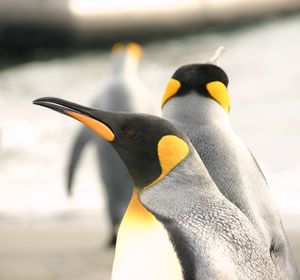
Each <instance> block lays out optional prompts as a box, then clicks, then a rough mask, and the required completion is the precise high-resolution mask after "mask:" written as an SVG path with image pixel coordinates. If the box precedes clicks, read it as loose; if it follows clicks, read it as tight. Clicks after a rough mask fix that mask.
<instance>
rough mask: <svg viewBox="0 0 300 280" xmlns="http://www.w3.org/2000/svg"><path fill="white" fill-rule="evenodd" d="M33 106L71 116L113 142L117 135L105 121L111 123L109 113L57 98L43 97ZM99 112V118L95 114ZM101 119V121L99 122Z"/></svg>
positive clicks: (35, 101)
mask: <svg viewBox="0 0 300 280" xmlns="http://www.w3.org/2000/svg"><path fill="white" fill-rule="evenodd" d="M33 104H35V105H40V106H43V107H47V108H50V109H52V110H54V111H57V112H59V113H62V114H64V115H67V116H70V117H72V118H74V119H76V120H78V121H80V122H81V123H83V124H85V125H86V126H88V127H89V128H90V129H92V130H93V131H94V132H95V133H97V134H98V135H99V136H100V137H101V138H103V139H105V140H107V141H109V142H112V141H114V140H115V138H116V137H115V134H114V133H113V131H112V130H111V129H110V128H109V126H108V125H107V124H105V123H104V121H107V122H108V123H109V119H108V115H107V112H105V111H101V110H95V109H92V108H88V107H85V106H82V105H79V104H76V103H73V102H69V101H66V100H63V99H60V98H55V97H42V98H39V99H36V100H34V101H33ZM96 112H97V117H96V116H95V113H96ZM99 118H100V119H101V120H99Z"/></svg>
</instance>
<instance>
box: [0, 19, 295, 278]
mask: <svg viewBox="0 0 300 280" xmlns="http://www.w3.org/2000/svg"><path fill="white" fill-rule="evenodd" d="M299 31H300V16H293V17H291V18H287V19H281V20H276V21H274V22H269V23H264V24H259V25H257V26H252V27H248V28H244V29H241V30H237V31H230V32H229V31H224V32H213V33H207V34H202V35H193V36H191V35H190V36H186V37H180V38H177V39H173V40H166V41H162V42H156V43H151V44H147V45H145V46H144V48H145V49H144V60H143V63H142V65H141V78H142V80H143V81H144V82H145V83H146V84H147V85H148V86H149V88H151V89H152V90H153V91H154V92H155V94H156V95H157V101H158V103H160V99H161V96H162V94H163V91H164V87H165V85H166V83H167V81H168V79H169V78H170V76H171V75H172V73H173V72H174V71H175V70H176V68H177V67H179V66H181V65H182V64H187V63H195V62H205V61H206V60H208V59H209V58H210V56H211V55H212V54H213V52H214V50H215V49H216V48H217V47H218V46H220V45H223V46H225V48H226V52H225V53H224V55H223V57H222V59H221V66H222V67H223V68H224V70H225V71H226V72H227V73H228V75H229V78H230V85H229V90H230V93H231V97H232V107H231V113H230V115H231V120H232V125H233V127H234V128H235V130H236V131H237V132H238V134H239V135H240V136H241V138H242V139H243V140H244V141H245V142H246V144H247V145H248V146H249V147H250V149H251V150H252V151H253V153H254V155H255V156H256V158H257V160H258V162H259V163H260V165H261V167H262V170H263V171H264V173H265V175H266V177H267V179H268V181H269V183H270V187H271V191H272V193H273V194H274V196H275V198H276V200H277V202H278V206H279V209H280V212H281V214H282V218H283V221H284V224H285V226H286V229H287V231H289V232H298V231H299V230H300V220H299V217H300V203H299V199H300V188H299V184H300V145H299V141H300V109H299V108H300V55H299V50H300V36H299ZM108 67H109V53H106V52H105V53H103V52H96V51H94V52H88V53H83V54H80V55H77V56H73V57H68V58H61V59H53V60H50V61H47V62H32V63H26V64H23V65H19V66H16V67H12V68H9V69H6V70H3V71H1V72H0V104H1V110H0V178H1V179H0V180H1V181H0V193H1V196H0V218H1V216H3V219H4V220H5V221H6V223H7V220H6V219H5V217H7V215H10V216H17V215H19V214H22V216H24V215H25V216H26V217H31V218H30V219H29V220H30V221H34V222H33V223H34V225H38V224H39V219H40V218H34V217H36V216H39V217H40V216H41V215H42V217H45V219H44V220H43V219H42V220H43V221H44V222H45V221H46V220H47V221H49V217H50V216H51V213H53V214H54V213H57V211H58V210H59V213H62V212H63V213H75V212H76V213H79V214H80V213H81V214H82V216H81V217H82V218H81V220H80V218H78V219H79V220H76V219H75V218H74V217H73V218H71V221H73V222H74V223H75V224H76V221H77V226H79V227H80V225H81V222H80V221H83V220H84V221H85V226H87V227H88V226H89V225H90V226H91V228H93V226H94V228H95V230H96V231H97V232H98V233H99V234H101V235H104V236H105V234H107V232H108V231H107V226H108V224H107V220H106V217H105V211H104V209H105V198H104V197H105V196H104V194H103V193H102V192H101V188H99V186H98V177H97V173H96V172H97V170H96V161H95V159H94V157H93V153H94V152H95V150H94V149H93V148H92V147H90V148H89V149H88V151H87V153H86V155H85V157H84V159H83V162H82V164H81V166H80V170H79V172H78V176H77V180H76V186H75V196H74V198H73V199H72V200H69V199H67V198H66V196H65V191H64V189H65V185H64V184H65V177H64V176H65V167H66V162H67V157H68V154H69V150H70V145H71V142H72V140H73V138H74V135H75V133H76V131H77V130H78V128H79V124H78V123H76V122H75V121H74V120H72V119H70V118H66V117H64V116H62V115H58V114H56V113H53V112H52V111H50V110H47V109H44V108H40V107H37V106H33V105H32V100H34V99H36V98H38V97H42V96H56V97H61V98H65V99H68V100H71V101H74V102H78V103H81V104H85V105H88V104H90V102H91V100H92V99H93V97H94V96H95V95H96V94H97V89H98V88H99V86H100V83H101V77H102V76H103V75H104V74H105V72H106V69H107V68H108ZM99 192H100V193H99ZM75 210H76V211H75ZM61 211H62V212H61ZM88 213H92V214H93V215H94V218H93V219H92V218H91V219H90V224H89V219H86V217H87V216H88ZM55 215H56V216H55V217H58V220H59V217H61V214H59V215H57V214H55ZM68 217H69V216H68ZM78 217H80V215H78ZM89 217H91V216H89ZM98 218H99V224H97V221H98ZM68 219H69V220H70V217H69V218H66V220H68ZM74 219H75V220H74ZM101 221H102V222H103V223H101ZM61 224H63V223H61ZM103 224H104V225H103ZM2 225H3V223H2ZM27 225H28V224H27ZM65 227H66V228H67V226H65ZM74 228H75V227H74ZM22 229H23V230H24V227H23V228H22ZM25 229H26V227H25ZM0 232H1V224H0ZM69 234H70V236H71V233H69ZM296 236H297V235H296ZM298 236H299V235H298ZM73 237H74V236H73ZM7 238H9V230H8V231H7ZM16 238H17V237H16ZM18 238H21V237H18ZM70 238H71V237H70ZM74 238H76V237H74ZM101 238H102V239H103V236H102V237H101ZM101 238H99V242H100V239H101ZM102 239H101V240H102ZM4 240H5V239H4ZM7 240H8V239H7ZM104 240H105V237H104ZM295 240H296V241H295V242H298V243H297V244H298V245H299V239H298V238H296V239H295ZM65 241H66V242H70V241H69V240H68V238H66V240H65ZM0 242H1V241H0ZM2 242H3V239H2ZM101 242H102V243H103V242H104V241H103V240H102V241H101ZM101 242H100V243H101ZM64 244H65V243H64ZM295 244H296V243H295ZM1 246H2V245H1ZM99 247H100V245H99ZM15 252H16V254H17V249H16V251H15ZM297 255H299V253H297ZM2 257H3V258H4V257H5V256H4V255H2ZM0 258H1V255H0ZM298 261H300V258H299V259H298ZM0 276H1V267H0ZM23 277H24V274H23ZM1 279H2V278H1ZM6 279H10V278H6ZM11 279H27V278H26V277H25V278H13V277H12V278H11ZM28 279H35V278H33V277H32V278H30V277H29V278H28ZM36 279H42V278H41V277H40V278H39V277H38V278H36ZM45 279H48V278H45ZM49 279H52V278H49ZM53 279H64V278H55V277H54V278H53ZM67 279H71V278H67ZM72 279H73V278H72ZM74 279H94V278H74Z"/></svg>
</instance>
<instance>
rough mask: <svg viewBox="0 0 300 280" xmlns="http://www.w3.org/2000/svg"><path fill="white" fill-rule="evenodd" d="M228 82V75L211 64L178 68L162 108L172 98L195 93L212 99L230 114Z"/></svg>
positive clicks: (168, 86) (169, 84)
mask: <svg viewBox="0 0 300 280" xmlns="http://www.w3.org/2000/svg"><path fill="white" fill-rule="evenodd" d="M228 82H229V80H228V77H227V75H226V73H225V72H224V71H223V70H222V69H221V68H220V67H218V66H217V65H214V64H210V63H205V64H189V65H184V66H182V67H180V68H178V69H177V70H176V71H175V73H174V74H173V76H172V78H171V79H170V80H169V82H168V84H167V87H166V90H165V93H164V96H163V99H162V107H163V106H164V105H165V104H166V103H167V102H168V100H170V99H171V98H177V97H180V96H183V95H186V94H189V92H191V91H195V92H197V93H198V94H200V95H202V96H206V97H208V98H212V99H213V100H215V101H216V102H217V103H218V104H219V105H221V106H222V107H223V109H224V110H225V111H226V112H229V109H230V96H229V93H228V91H227V86H228Z"/></svg>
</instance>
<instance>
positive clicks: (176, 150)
mask: <svg viewBox="0 0 300 280" xmlns="http://www.w3.org/2000/svg"><path fill="white" fill-rule="evenodd" d="M157 153H158V158H159V162H160V166H161V170H162V172H161V174H160V176H159V177H158V178H157V179H156V180H154V181H153V182H152V183H150V184H149V185H148V186H146V187H145V188H149V187H151V186H153V185H154V184H155V183H157V182H158V181H160V180H161V179H162V178H164V177H165V176H166V175H167V174H168V173H169V172H170V171H171V170H172V169H173V168H174V167H175V166H176V165H178V164H179V163H180V162H181V161H182V160H183V159H185V157H186V156H187V155H188V153H189V146H188V145H187V143H186V142H185V141H184V140H182V139H180V138H179V137H177V136H175V135H166V136H163V137H162V138H161V139H160V140H159V142H158V145H157Z"/></svg>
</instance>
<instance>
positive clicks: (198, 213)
mask: <svg viewBox="0 0 300 280" xmlns="http://www.w3.org/2000/svg"><path fill="white" fill-rule="evenodd" d="M34 103H35V104H37V105H41V106H45V107H48V108H50V109H53V110H56V111H58V112H60V113H63V114H66V115H68V116H71V117H73V118H75V119H77V120H79V121H80V122H82V123H84V124H85V125H87V126H88V127H90V128H91V129H92V130H93V131H94V132H96V133H97V134H98V135H99V136H100V137H102V138H104V139H106V140H107V141H108V142H110V143H111V145H112V146H113V147H114V148H115V150H116V151H117V153H118V154H119V156H120V157H121V158H122V160H123V161H124V163H125V165H126V167H127V169H128V171H129V173H130V175H131V177H132V179H133V181H134V185H135V189H134V192H133V196H132V199H131V202H130V204H129V206H128V208H127V210H126V213H125V216H124V218H123V220H122V223H121V225H120V229H119V233H118V238H117V244H116V254H115V261H114V266H113V274H112V279H116V280H118V279H185V280H191V279H195V280H199V279H242V280H243V279H272V280H273V279H278V278H277V272H276V270H275V268H274V264H273V262H272V259H271V257H270V254H269V247H268V244H267V243H266V242H265V240H264V238H261V236H260V233H258V232H257V231H256V230H255V228H254V226H253V225H252V223H251V222H250V221H249V219H248V218H247V217H246V216H245V215H244V214H243V213H242V212H241V211H240V210H239V209H238V208H237V207H236V206H235V205H234V204H232V203H231V202H230V201H229V200H228V199H226V198H225V197H224V196H223V195H222V194H221V192H220V191H219V189H218V188H217V187H216V185H215V183H214V182H213V180H212V179H211V178H210V176H209V174H208V172H207V170H206V168H205V166H204V164H203V163H202V161H201V159H200V157H199V155H198V154H197V152H196V151H195V150H194V148H193V146H192V144H191V143H190V141H189V140H188V138H187V136H186V135H185V134H184V133H183V132H181V131H180V130H178V129H177V128H175V127H174V126H173V125H172V124H171V123H170V122H168V121H167V120H164V119H161V118H159V117H154V116H150V115H144V114H132V113H131V114H130V113H121V112H119V113H116V112H107V111H100V110H95V109H91V108H87V107H84V106H81V105H78V104H75V103H70V102H67V101H64V100H61V99H57V98H41V99H38V100H36V101H34Z"/></svg>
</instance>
